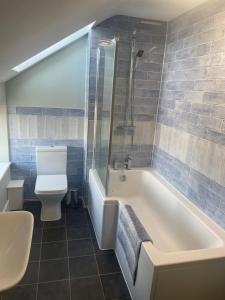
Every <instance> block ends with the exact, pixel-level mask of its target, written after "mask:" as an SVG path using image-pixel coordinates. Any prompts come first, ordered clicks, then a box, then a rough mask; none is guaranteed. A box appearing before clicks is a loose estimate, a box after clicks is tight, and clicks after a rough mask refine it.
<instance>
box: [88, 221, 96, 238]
mask: <svg viewBox="0 0 225 300" xmlns="http://www.w3.org/2000/svg"><path fill="white" fill-rule="evenodd" d="M89 229H90V233H91V236H92V238H95V237H96V235H95V231H94V228H93V225H92V224H90V223H89Z"/></svg>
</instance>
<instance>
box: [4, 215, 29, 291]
mask: <svg viewBox="0 0 225 300" xmlns="http://www.w3.org/2000/svg"><path fill="white" fill-rule="evenodd" d="M33 225H34V218H33V215H32V214H31V213H29V212H27V211H15V212H4V213H0V292H2V291H4V290H7V289H9V288H11V287H13V286H15V285H16V284H17V283H19V282H20V280H21V279H22V278H23V276H24V274H25V271H26V268H27V264H28V260H29V255H30V248H31V241H32V234H33Z"/></svg>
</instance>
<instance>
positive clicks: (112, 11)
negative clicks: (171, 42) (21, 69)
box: [0, 0, 205, 82]
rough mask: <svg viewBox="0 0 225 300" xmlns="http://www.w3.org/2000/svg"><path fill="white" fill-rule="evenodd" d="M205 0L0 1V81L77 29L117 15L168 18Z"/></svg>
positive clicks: (9, 76) (164, 19)
mask: <svg viewBox="0 0 225 300" xmlns="http://www.w3.org/2000/svg"><path fill="white" fill-rule="evenodd" d="M203 2H205V0H38V1H37V0H19V1H18V0H0V82H4V81H7V80H8V79H10V78H12V77H14V76H16V75H17V73H15V72H14V71H12V70H11V69H12V68H13V67H15V66H16V65H17V64H19V63H21V62H23V61H25V60H26V59H28V58H30V57H32V56H33V55H35V54H37V53H38V52H40V51H42V50H44V49H46V48H47V47H49V46H51V45H52V44H54V43H56V42H58V41H59V40H61V39H63V38H64V37H66V36H68V35H70V34H71V33H73V32H75V31H76V30H78V29H80V28H82V27H83V26H85V25H87V24H89V23H91V22H93V21H94V20H96V21H97V22H98V23H99V22H101V21H103V20H105V19H107V18H108V17H111V16H113V15H116V14H123V15H130V16H135V17H141V18H148V19H153V20H161V21H168V20H171V19H173V18H175V17H177V16H178V15H180V14H182V13H184V12H185V11H188V10H190V9H191V8H193V7H195V6H197V5H199V4H201V3H203Z"/></svg>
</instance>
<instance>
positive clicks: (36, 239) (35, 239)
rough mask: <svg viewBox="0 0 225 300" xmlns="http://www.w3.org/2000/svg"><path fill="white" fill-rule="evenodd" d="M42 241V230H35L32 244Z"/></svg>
mask: <svg viewBox="0 0 225 300" xmlns="http://www.w3.org/2000/svg"><path fill="white" fill-rule="evenodd" d="M41 239H42V228H34V230H33V238H32V243H41Z"/></svg>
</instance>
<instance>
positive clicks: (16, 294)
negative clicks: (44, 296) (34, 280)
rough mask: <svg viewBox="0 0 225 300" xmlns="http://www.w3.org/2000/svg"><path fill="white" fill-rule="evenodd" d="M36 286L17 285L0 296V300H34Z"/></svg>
mask: <svg viewBox="0 0 225 300" xmlns="http://www.w3.org/2000/svg"><path fill="white" fill-rule="evenodd" d="M36 291H37V285H36V284H28V285H22V286H20V285H17V286H16V287H14V288H12V289H10V290H8V291H6V292H3V293H2V294H0V298H1V300H35V299H36Z"/></svg>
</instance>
